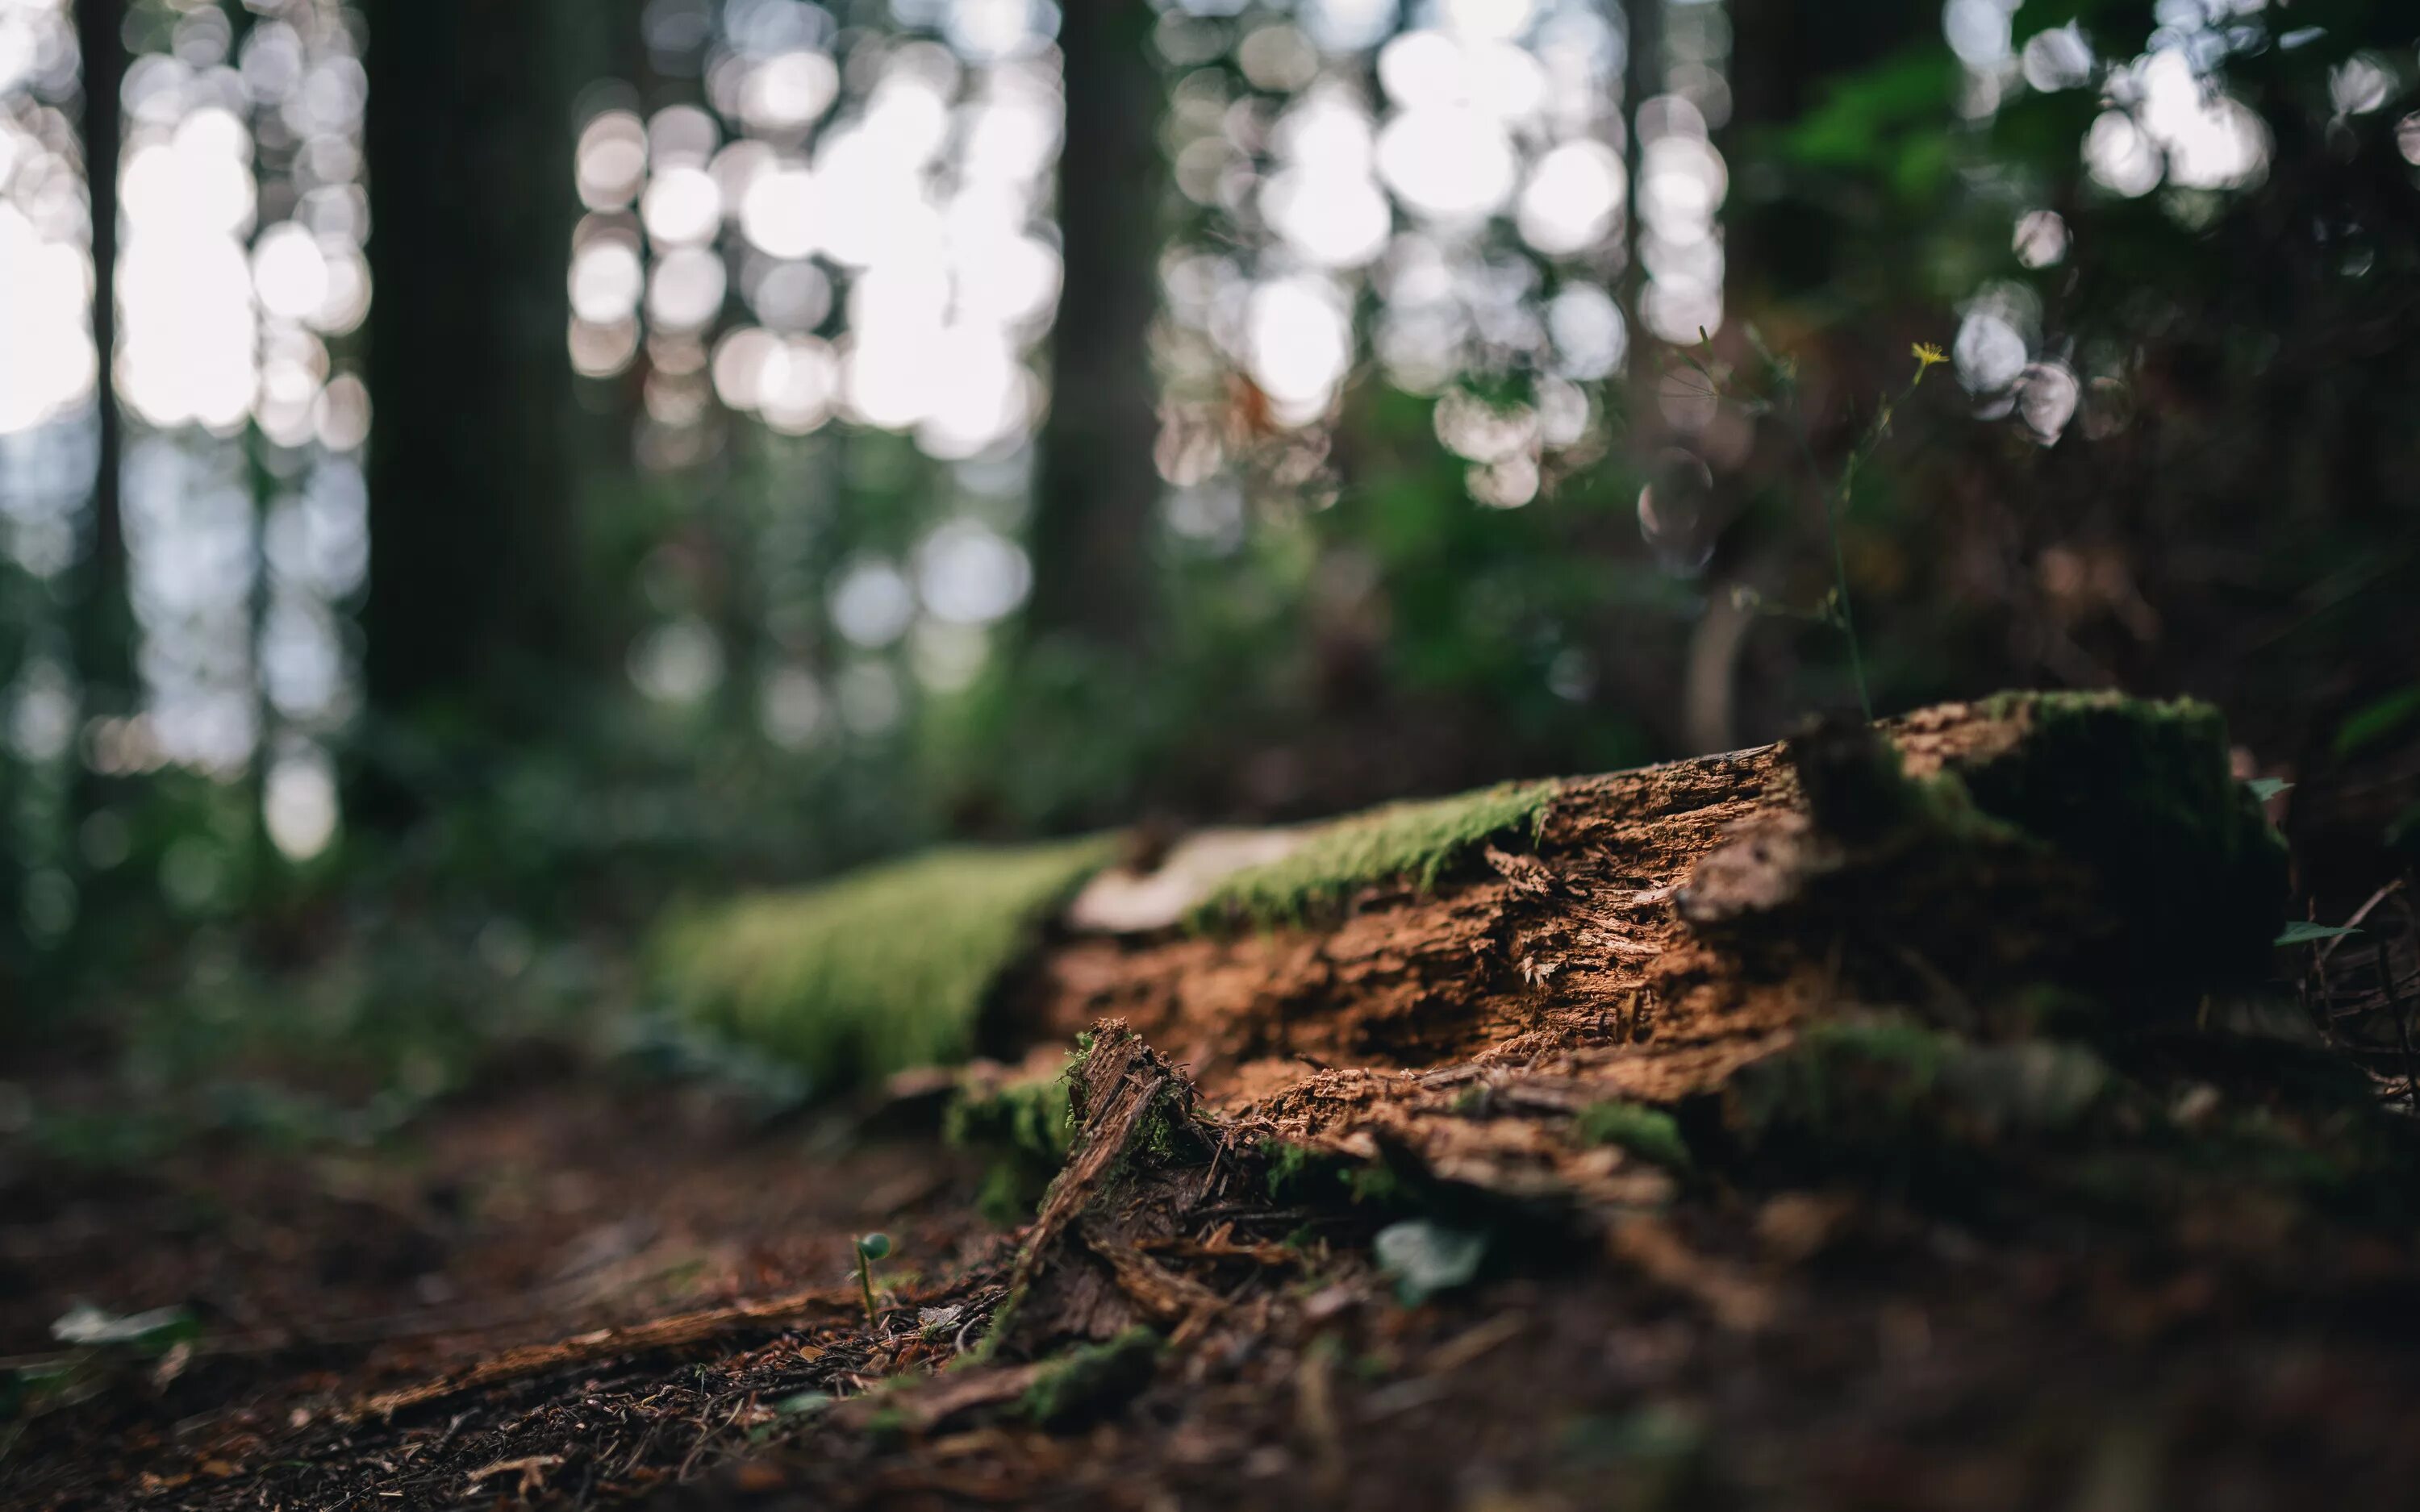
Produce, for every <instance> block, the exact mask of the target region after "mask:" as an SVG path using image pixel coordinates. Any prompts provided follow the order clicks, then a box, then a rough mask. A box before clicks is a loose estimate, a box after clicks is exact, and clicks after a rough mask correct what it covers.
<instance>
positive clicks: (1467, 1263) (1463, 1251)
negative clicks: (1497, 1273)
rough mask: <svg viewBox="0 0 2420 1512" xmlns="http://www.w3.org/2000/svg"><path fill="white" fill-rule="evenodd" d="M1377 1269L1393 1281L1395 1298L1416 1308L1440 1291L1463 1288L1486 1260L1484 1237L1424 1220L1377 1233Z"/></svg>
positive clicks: (1470, 1231) (1406, 1223) (1386, 1228)
mask: <svg viewBox="0 0 2420 1512" xmlns="http://www.w3.org/2000/svg"><path fill="white" fill-rule="evenodd" d="M1376 1250H1377V1255H1378V1269H1379V1270H1381V1271H1383V1272H1385V1273H1387V1274H1388V1275H1390V1276H1392V1277H1394V1280H1395V1295H1397V1296H1398V1297H1401V1298H1402V1299H1403V1300H1404V1305H1406V1306H1418V1305H1419V1304H1421V1303H1423V1302H1426V1301H1428V1299H1429V1298H1431V1297H1433V1296H1435V1294H1436V1293H1438V1292H1440V1291H1450V1290H1451V1289H1452V1288H1455V1287H1459V1286H1466V1285H1468V1284H1469V1282H1470V1280H1471V1278H1472V1277H1473V1276H1476V1275H1477V1274H1479V1265H1480V1262H1481V1260H1484V1259H1485V1258H1486V1257H1487V1236H1486V1235H1485V1234H1484V1233H1481V1232H1478V1231H1476V1230H1474V1229H1468V1228H1450V1227H1446V1226H1445V1225H1444V1224H1440V1223H1434V1222H1431V1221H1430V1220H1429V1219H1426V1218H1414V1219H1411V1220H1409V1221H1407V1222H1404V1223H1399V1224H1390V1225H1388V1227H1385V1228H1381V1229H1380V1230H1378V1238H1377V1242H1376Z"/></svg>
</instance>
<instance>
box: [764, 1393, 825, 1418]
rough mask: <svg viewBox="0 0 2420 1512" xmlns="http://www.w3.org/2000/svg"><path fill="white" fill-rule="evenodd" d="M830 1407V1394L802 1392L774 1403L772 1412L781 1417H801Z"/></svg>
mask: <svg viewBox="0 0 2420 1512" xmlns="http://www.w3.org/2000/svg"><path fill="white" fill-rule="evenodd" d="M830 1405H831V1393H830V1392H824V1391H802V1392H799V1394H798V1395H797V1396H784V1397H783V1398H782V1399H781V1400H780V1401H778V1402H775V1403H774V1404H773V1411H775V1412H779V1413H781V1414H782V1415H783V1417H802V1416H804V1415H805V1414H807V1413H809V1412H822V1411H823V1410H824V1409H825V1408H827V1407H830Z"/></svg>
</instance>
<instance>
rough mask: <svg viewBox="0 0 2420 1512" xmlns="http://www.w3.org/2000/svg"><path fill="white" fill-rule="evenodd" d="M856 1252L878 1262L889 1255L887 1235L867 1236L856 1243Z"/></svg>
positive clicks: (889, 1248) (889, 1242)
mask: <svg viewBox="0 0 2420 1512" xmlns="http://www.w3.org/2000/svg"><path fill="white" fill-rule="evenodd" d="M857 1252H858V1253H859V1254H860V1255H862V1256H864V1257H866V1258H867V1259H869V1260H878V1259H881V1258H882V1257H885V1256H887V1255H889V1254H890V1253H891V1236H890V1235H889V1234H868V1235H866V1236H865V1237H864V1238H863V1239H861V1240H859V1241H858V1242H857Z"/></svg>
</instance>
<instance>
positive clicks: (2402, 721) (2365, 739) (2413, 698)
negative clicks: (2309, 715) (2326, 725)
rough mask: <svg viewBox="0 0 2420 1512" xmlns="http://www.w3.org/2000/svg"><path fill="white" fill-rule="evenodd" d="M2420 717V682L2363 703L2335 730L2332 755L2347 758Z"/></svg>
mask: <svg viewBox="0 0 2420 1512" xmlns="http://www.w3.org/2000/svg"><path fill="white" fill-rule="evenodd" d="M2414 718H2420V683H2414V684H2413V685H2412V686H2411V687H2407V688H2404V689H2402V690H2400V691H2398V692H2394V693H2389V694H2387V695H2386V696H2385V697H2384V698H2382V699H2379V700H2377V701H2376V702H2371V703H2367V704H2364V705H2363V706H2362V707H2361V708H2358V709H2356V710H2354V711H2353V713H2352V715H2351V717H2349V718H2347V719H2346V720H2345V722H2344V723H2343V724H2341V725H2339V726H2337V727H2336V739H2335V753H2336V754H2337V755H2339V756H2350V755H2351V754H2352V753H2353V752H2354V751H2357V750H2359V749H2361V748H2363V747H2364V746H2366V745H2369V744H2371V743H2373V742H2375V741H2379V740H2382V739H2384V738H2385V737H2386V736H2388V735H2391V734H2393V733H2395V732H2396V731H2397V730H2399V729H2401V728H2402V727H2403V726H2404V725H2406V724H2408V723H2410V722H2411V721H2412V719H2414Z"/></svg>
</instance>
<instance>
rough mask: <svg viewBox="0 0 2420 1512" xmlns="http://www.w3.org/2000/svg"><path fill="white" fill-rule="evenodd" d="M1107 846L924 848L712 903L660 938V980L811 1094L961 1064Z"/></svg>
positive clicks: (1110, 846)
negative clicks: (982, 1022) (979, 1026)
mask: <svg viewBox="0 0 2420 1512" xmlns="http://www.w3.org/2000/svg"><path fill="white" fill-rule="evenodd" d="M1116 844H1117V841H1116V840H1115V838H1114V837H1110V836H1094V837H1088V838H1086V839H1082V840H1077V841H1061V842H1057V843H1053V844H1047V845H1032V846H1023V847H1017V848H1014V849H998V850H993V849H975V848H956V849H949V850H940V851H934V852H930V853H928V854H925V855H923V856H911V857H908V858H907V859H906V860H901V861H894V862H890V863H887V864H884V865H880V866H875V867H871V868H868V869H866V870H864V871H862V872H856V873H853V874H851V875H849V876H845V877H843V878H841V879H840V880H838V881H836V882H832V883H829V884H826V885H824V886H822V887H810V888H806V889H803V890H799V891H791V892H777V893H768V894H762V895H759V896H754V897H748V898H742V899H739V900H737V901H735V902H731V903H722V904H721V905H718V906H714V907H711V908H707V909H705V910H702V911H699V912H696V913H692V914H690V915H688V916H686V917H684V918H676V919H675V920H673V921H672V922H670V923H668V924H667V925H665V926H664V928H663V929H662V930H661V931H660V932H659V934H658V937H657V939H656V941H655V942H654V949H653V952H652V955H653V962H654V965H655V974H656V978H657V980H658V981H659V983H660V984H661V986H662V987H663V988H664V990H665V991H666V992H667V993H668V994H669V995H670V996H671V997H672V999H673V1000H674V1002H675V1004H676V1005H677V1007H678V1008H679V1009H680V1010H681V1011H683V1012H685V1013H687V1014H689V1015H690V1016H692V1017H694V1018H696V1019H698V1020H700V1021H702V1022H704V1023H706V1024H709V1025H712V1026H716V1027H719V1028H721V1029H723V1030H725V1031H727V1032H729V1033H731V1034H733V1035H735V1036H737V1037H738V1038H740V1039H742V1040H745V1041H750V1042H752V1043H753V1044H755V1045H757V1046H759V1047H761V1048H763V1049H765V1050H767V1051H768V1052H770V1053H772V1054H775V1055H778V1056H781V1057H784V1058H786V1059H788V1060H791V1061H793V1062H796V1063H797V1064H799V1066H801V1067H803V1068H805V1069H806V1071H807V1072H808V1073H809V1075H810V1076H812V1077H813V1078H814V1080H815V1082H816V1084H817V1087H818V1088H819V1089H825V1088H831V1087H833V1086H837V1085H842V1084H845V1083H847V1082H849V1081H851V1080H874V1079H876V1078H879V1077H882V1076H885V1075H888V1074H890V1073H891V1072H896V1071H901V1070H905V1069H907V1068H908V1067H912V1066H922V1065H931V1064H935V1063H945V1062H949V1061H954V1060H959V1059H963V1058H964V1057H966V1055H967V1054H968V1052H969V1050H970V1047H971V1045H972V1041H973V1037H974V1029H975V1020H976V1016H977V1014H978V1013H979V1012H980V1011H982V1008H983V1004H984V1001H985V997H986V996H987V995H989V993H990V991H991V989H992V987H993V985H994V984H995V983H996V982H997V981H998V980H1000V978H1001V974H1002V973H1003V972H1005V971H1006V970H1007V969H1008V968H1009V967H1010V966H1012V965H1014V964H1016V961H1017V959H1018V958H1019V957H1020V956H1022V955H1023V954H1024V953H1025V952H1026V951H1027V950H1028V949H1031V948H1032V945H1033V943H1034V940H1035V939H1036V937H1037V935H1038V933H1039V932H1040V930H1041V928H1042V926H1043V924H1044V923H1045V922H1046V921H1047V919H1048V918H1049V917H1050V916H1051V914H1052V913H1053V912H1054V911H1055V910H1056V909H1057V908H1058V907H1059V906H1060V905H1061V904H1063V903H1065V902H1066V900H1067V899H1068V898H1069V897H1070V896H1071V895H1073V893H1074V892H1075V890H1076V889H1077V888H1078V887H1081V886H1082V885H1083V883H1084V882H1085V880H1086V879H1087V878H1089V877H1091V876H1092V875H1093V873H1094V872H1097V871H1099V870H1100V869H1101V868H1102V867H1104V866H1106V865H1108V864H1109V861H1110V859H1111V858H1112V856H1114V854H1115V849H1116Z"/></svg>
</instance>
